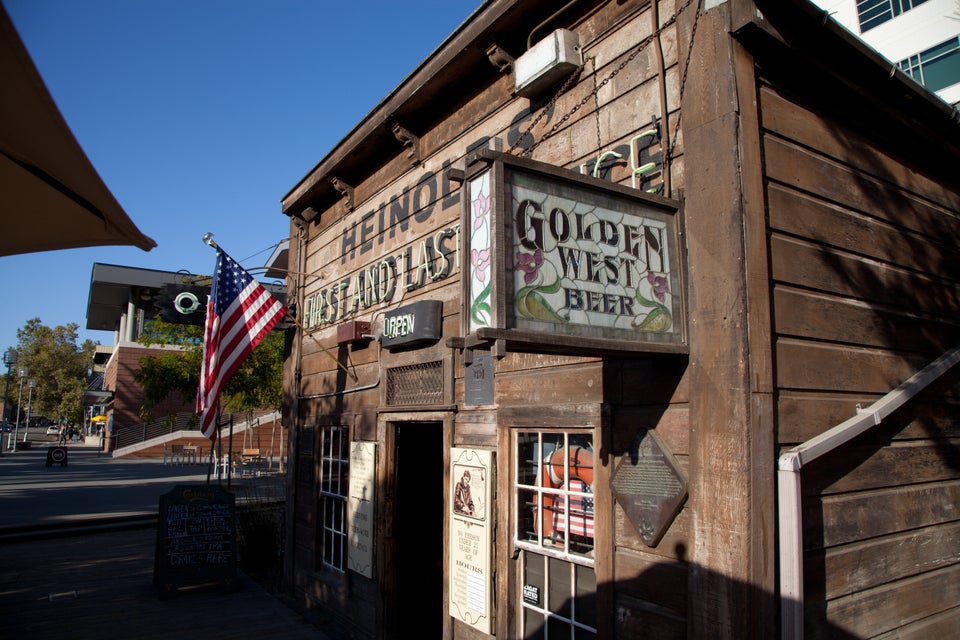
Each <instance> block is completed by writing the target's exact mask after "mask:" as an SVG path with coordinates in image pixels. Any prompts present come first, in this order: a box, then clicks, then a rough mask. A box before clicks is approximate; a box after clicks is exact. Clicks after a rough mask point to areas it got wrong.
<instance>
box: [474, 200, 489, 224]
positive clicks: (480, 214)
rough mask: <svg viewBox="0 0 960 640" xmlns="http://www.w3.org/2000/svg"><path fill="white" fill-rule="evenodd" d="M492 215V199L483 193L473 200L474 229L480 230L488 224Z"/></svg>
mask: <svg viewBox="0 0 960 640" xmlns="http://www.w3.org/2000/svg"><path fill="white" fill-rule="evenodd" d="M488 215H490V198H489V197H487V195H486V194H485V193H483V192H481V193H480V194H478V195H477V197H476V198H474V199H473V228H474V229H479V228H480V227H482V226H484V225H485V224H486V223H487V216H488Z"/></svg>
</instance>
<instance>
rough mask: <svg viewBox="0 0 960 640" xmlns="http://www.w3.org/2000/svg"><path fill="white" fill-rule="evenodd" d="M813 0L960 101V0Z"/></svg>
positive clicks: (929, 84)
mask: <svg viewBox="0 0 960 640" xmlns="http://www.w3.org/2000/svg"><path fill="white" fill-rule="evenodd" d="M813 2H814V4H816V5H817V6H819V7H820V8H821V9H823V10H824V11H825V12H827V14H828V15H829V16H830V18H831V19H833V20H836V21H837V22H838V23H840V25H842V26H843V27H845V28H846V29H848V30H849V31H850V32H851V33H853V34H854V35H856V36H858V37H860V39H862V40H863V41H864V42H865V43H867V44H868V45H870V46H871V47H873V48H874V49H875V50H876V51H878V52H879V53H880V55H882V56H883V57H884V58H886V59H887V60H889V61H890V62H891V63H892V64H893V65H896V67H897V68H898V69H899V70H900V71H902V72H903V73H905V74H907V75H908V76H910V77H911V78H913V79H914V80H916V81H917V82H919V83H920V84H922V85H924V86H925V87H927V88H928V89H929V90H930V91H933V92H934V93H936V94H937V95H938V96H940V97H941V98H942V99H943V100H944V101H945V102H946V103H948V104H952V105H953V106H955V107H956V106H958V104H960V3H957V2H956V0H813Z"/></svg>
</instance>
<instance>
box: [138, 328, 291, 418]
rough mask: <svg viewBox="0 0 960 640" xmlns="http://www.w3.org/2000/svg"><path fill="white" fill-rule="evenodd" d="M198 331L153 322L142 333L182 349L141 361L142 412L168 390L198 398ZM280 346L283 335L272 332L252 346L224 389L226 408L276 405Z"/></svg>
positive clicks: (184, 398) (189, 398)
mask: <svg viewBox="0 0 960 640" xmlns="http://www.w3.org/2000/svg"><path fill="white" fill-rule="evenodd" d="M184 328H185V329H186V330H184ZM191 330H192V331H191ZM202 331H203V329H202V327H196V326H190V325H175V324H170V323H166V322H162V321H160V320H156V321H154V322H152V323H151V326H150V330H149V332H148V333H147V334H145V336H141V338H140V342H141V343H147V344H156V343H159V344H175V345H179V346H181V347H183V348H184V349H183V350H182V351H170V352H164V353H162V354H160V355H157V356H149V357H146V358H143V359H142V360H140V369H138V370H137V371H136V372H135V373H134V379H135V380H136V381H137V383H138V384H139V385H140V386H141V387H142V388H143V391H144V401H145V407H144V409H145V410H149V409H150V407H152V406H155V405H157V404H159V403H160V402H161V401H163V399H164V398H166V397H167V395H168V394H170V393H179V394H180V398H181V400H182V401H183V402H184V403H190V402H192V401H193V400H194V399H195V398H196V397H197V389H198V387H199V385H200V365H201V361H202V358H203V354H202V349H203V345H202ZM148 341H152V342H148ZM283 346H284V341H283V333H282V332H279V331H271V332H270V333H269V334H268V335H267V337H266V338H264V340H263V342H261V343H260V344H259V345H258V346H257V348H256V349H254V350H253V353H251V354H250V356H249V357H248V358H247V359H246V360H245V361H244V362H243V364H242V365H241V366H240V369H238V370H237V372H236V373H235V374H234V375H233V377H232V378H231V379H230V381H229V382H228V383H227V386H226V388H224V391H223V394H222V395H221V398H220V400H221V403H222V406H223V410H224V411H233V412H236V411H242V410H245V409H259V408H268V407H280V404H281V400H282V397H283Z"/></svg>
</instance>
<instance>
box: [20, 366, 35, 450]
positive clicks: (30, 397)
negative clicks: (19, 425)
mask: <svg viewBox="0 0 960 640" xmlns="http://www.w3.org/2000/svg"><path fill="white" fill-rule="evenodd" d="M36 386H37V381H36V380H34V379H33V378H31V379H30V380H27V388H28V389H29V390H30V391H29V392H28V394H27V424H26V426H24V427H23V441H24V442H26V441H27V432H29V431H30V409H31V408H32V407H33V390H34V389H35V388H36Z"/></svg>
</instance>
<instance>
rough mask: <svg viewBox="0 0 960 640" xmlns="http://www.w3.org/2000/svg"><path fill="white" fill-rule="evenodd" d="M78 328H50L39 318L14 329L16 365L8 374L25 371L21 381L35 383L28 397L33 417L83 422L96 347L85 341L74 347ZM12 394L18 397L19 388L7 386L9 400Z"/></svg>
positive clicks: (75, 326)
mask: <svg viewBox="0 0 960 640" xmlns="http://www.w3.org/2000/svg"><path fill="white" fill-rule="evenodd" d="M79 326H80V325H78V324H76V323H73V322H71V323H68V324H66V325H60V326H56V327H53V328H50V327H47V326H45V325H44V324H43V323H42V322H41V321H40V318H33V319H31V320H28V321H27V323H26V324H25V325H24V326H23V327H22V328H20V329H17V365H16V370H12V371H11V373H12V374H13V375H15V376H16V375H17V372H18V371H19V370H20V369H23V368H26V369H27V371H28V374H27V376H26V379H25V381H26V380H36V383H37V385H36V388H34V390H33V393H32V397H31V412H32V414H33V415H43V416H47V417H50V418H52V417H54V416H55V417H56V418H57V419H58V420H59V419H67V420H70V421H72V422H80V421H81V420H82V419H83V390H84V389H85V388H86V385H87V368H88V367H89V366H90V363H91V362H93V352H94V349H95V347H96V344H97V343H95V342H93V341H91V340H85V341H84V342H83V345H82V346H78V345H77V339H78V334H77V329H78V328H79ZM18 383H19V381H18ZM14 390H16V392H17V396H16V397H19V384H17V385H13V384H11V385H10V391H11V393H10V395H11V396H14ZM24 400H26V398H24ZM23 411H24V412H25V411H26V408H24V409H23ZM25 417H26V416H25V415H24V418H25Z"/></svg>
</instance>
